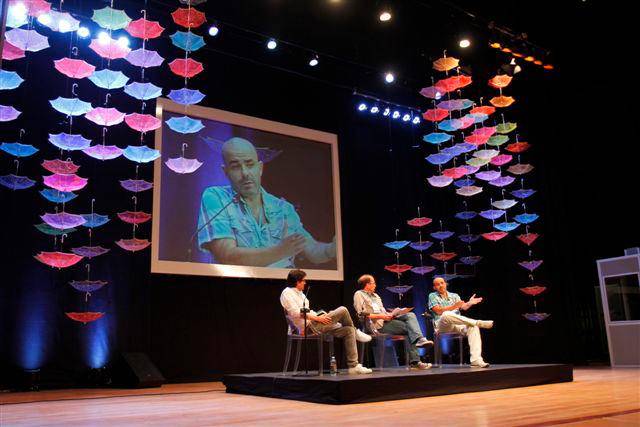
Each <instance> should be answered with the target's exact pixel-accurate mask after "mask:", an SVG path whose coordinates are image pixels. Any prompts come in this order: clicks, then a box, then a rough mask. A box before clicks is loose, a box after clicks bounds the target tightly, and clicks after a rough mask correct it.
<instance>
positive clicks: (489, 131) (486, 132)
mask: <svg viewBox="0 0 640 427" xmlns="http://www.w3.org/2000/svg"><path fill="white" fill-rule="evenodd" d="M495 133H496V127H495V126H484V127H481V128H477V129H475V130H474V131H473V132H472V134H473V135H481V136H486V137H491V136H493V134H495Z"/></svg>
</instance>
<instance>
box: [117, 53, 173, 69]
mask: <svg viewBox="0 0 640 427" xmlns="http://www.w3.org/2000/svg"><path fill="white" fill-rule="evenodd" d="M125 59H126V60H127V62H129V63H130V64H131V65H135V66H136V67H141V68H151V67H157V66H159V65H160V64H162V63H163V62H164V58H163V57H162V56H160V55H159V54H158V52H156V51H155V50H147V49H136V50H132V51H131V52H129V53H128V54H127V56H126V57H125Z"/></svg>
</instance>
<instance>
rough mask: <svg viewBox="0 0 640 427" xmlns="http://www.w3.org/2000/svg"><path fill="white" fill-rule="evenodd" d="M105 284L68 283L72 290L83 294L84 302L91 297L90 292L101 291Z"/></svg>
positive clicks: (99, 281)
mask: <svg viewBox="0 0 640 427" xmlns="http://www.w3.org/2000/svg"><path fill="white" fill-rule="evenodd" d="M107 250H108V249H107ZM107 283H108V282H105V281H104V280H72V281H70V282H69V284H70V285H71V286H72V287H73V289H75V290H77V291H80V292H84V293H85V301H86V300H87V298H89V297H90V296H91V292H95V291H97V290H99V289H101V288H102V287H103V286H104V285H106V284H107Z"/></svg>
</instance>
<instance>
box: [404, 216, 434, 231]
mask: <svg viewBox="0 0 640 427" xmlns="http://www.w3.org/2000/svg"><path fill="white" fill-rule="evenodd" d="M418 213H419V212H418ZM431 221H432V219H431V218H427V217H426V216H422V217H420V218H413V219H410V220H409V221H407V224H409V225H410V226H412V227H424V226H425V225H429V224H431Z"/></svg>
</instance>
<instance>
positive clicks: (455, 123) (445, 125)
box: [438, 119, 464, 132]
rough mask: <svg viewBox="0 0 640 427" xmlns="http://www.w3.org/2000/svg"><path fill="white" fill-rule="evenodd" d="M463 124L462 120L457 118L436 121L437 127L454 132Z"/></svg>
mask: <svg viewBox="0 0 640 427" xmlns="http://www.w3.org/2000/svg"><path fill="white" fill-rule="evenodd" d="M463 125H464V123H463V122H462V120H458V119H451V120H443V121H441V122H440V123H438V129H440V130H444V131H447V132H454V131H457V130H458V129H460V128H461V127H462V126H463Z"/></svg>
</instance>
